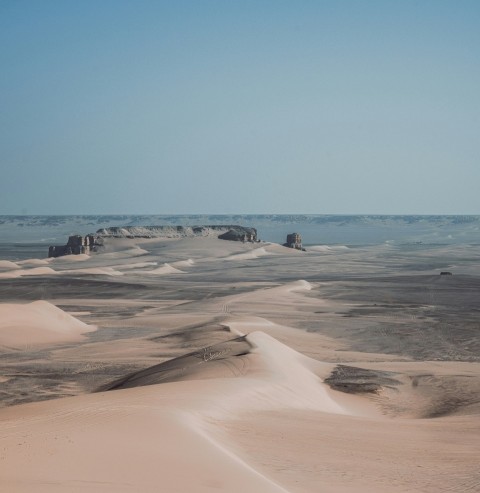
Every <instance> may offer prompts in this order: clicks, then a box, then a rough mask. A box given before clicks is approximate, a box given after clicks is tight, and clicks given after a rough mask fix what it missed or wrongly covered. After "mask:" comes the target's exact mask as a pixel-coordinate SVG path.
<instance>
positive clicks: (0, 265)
mask: <svg viewBox="0 0 480 493" xmlns="http://www.w3.org/2000/svg"><path fill="white" fill-rule="evenodd" d="M14 269H20V267H19V266H18V265H17V264H16V263H15V262H10V260H0V270H14Z"/></svg>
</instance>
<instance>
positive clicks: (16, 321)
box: [0, 301, 95, 348]
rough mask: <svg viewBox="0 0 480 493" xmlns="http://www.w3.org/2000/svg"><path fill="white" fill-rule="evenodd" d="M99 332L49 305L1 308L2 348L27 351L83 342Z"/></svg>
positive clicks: (0, 339)
mask: <svg viewBox="0 0 480 493" xmlns="http://www.w3.org/2000/svg"><path fill="white" fill-rule="evenodd" d="M93 330H95V327H92V326H89V325H87V324H85V323H83V322H81V321H80V320H77V319H76V318H75V317H72V316H71V315H69V314H68V313H65V312H64V311H63V310H60V308H57V307H56V306H55V305H52V304H51V303H48V302H46V301H34V302H33V303H28V304H16V303H15V304H14V303H6V304H0V345H2V346H7V347H12V348H24V347H25V346H30V345H48V344H56V343H60V342H73V341H80V340H82V339H83V334H85V333H87V332H91V331H93Z"/></svg>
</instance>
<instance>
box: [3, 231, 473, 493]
mask: <svg viewBox="0 0 480 493" xmlns="http://www.w3.org/2000/svg"><path fill="white" fill-rule="evenodd" d="M467 251H468V248H467V250H462V251H461V252H460V253H457V252H456V251H455V250H453V249H452V250H445V249H443V250H442V251H436V250H435V248H433V249H432V250H426V249H424V250H421V251H419V252H418V254H417V253H410V254H408V255H407V254H405V253H404V252H402V251H401V250H396V249H395V248H392V247H391V246H389V247H388V248H386V247H385V246H379V247H363V248H351V249H345V248H338V249H335V248H331V249H325V248H323V247H322V248H317V249H312V251H310V252H297V251H293V250H290V249H286V248H283V247H280V246H278V245H274V244H263V245H261V246H259V245H258V244H243V243H236V242H228V241H221V240H217V239H215V238H209V237H201V238H182V239H165V240H160V239H158V238H153V239H147V240H138V239H135V240H128V239H117V240H113V239H112V240H107V248H106V250H105V253H100V254H97V255H92V256H91V257H89V258H83V259H82V261H81V262H78V260H76V259H74V258H69V257H65V258H64V259H62V260H61V261H58V262H57V261H55V262H48V267H47V266H46V265H42V266H41V267H40V268H48V269H51V271H50V270H48V271H38V270H35V269H37V268H38V265H36V264H35V262H30V263H29V262H23V263H22V264H21V265H17V263H15V264H16V265H17V268H15V266H13V267H12V266H11V265H10V264H0V265H3V268H2V273H3V274H4V275H5V278H3V279H0V296H1V297H2V300H3V301H4V303H3V304H0V344H1V347H0V351H1V356H2V357H3V358H2V360H1V361H2V363H1V366H0V391H1V394H0V396H1V397H2V401H1V404H2V405H3V406H4V408H3V409H0V481H1V483H0V484H1V487H2V488H1V489H2V491H3V490H5V491H8V492H34V493H36V492H101V493H104V492H121V491H125V492H139V491H140V492H158V491H165V492H182V493H183V492H214V491H224V492H239V493H240V492H241V493H244V492H265V493H268V492H284V493H285V492H291V493H313V492H315V493H316V492H327V493H334V492H335V493H336V492H344V493H347V492H348V493H353V492H355V493H357V492H359V493H364V492H365V493H366V492H369V493H370V492H373V493H377V492H378V493H380V492H381V493H384V492H393V493H396V492H398V493H400V492H424V493H430V492H431V493H437V492H455V491H458V492H465V491H472V492H473V491H478V490H479V489H480V475H479V473H478V457H479V455H480V445H479V444H480V426H479V419H478V418H479V414H480V399H479V398H478V395H479V393H480V359H479V356H478V355H479V354H480V341H479V337H478V326H479V319H478V309H477V305H478V300H477V299H476V296H475V293H476V292H477V291H478V288H479V287H480V283H479V281H478V279H477V278H476V277H475V276H474V275H472V276H461V275H457V274H456V273H455V275H454V276H451V277H450V278H449V279H444V278H440V276H439V275H438V269H441V268H442V267H443V266H444V265H450V266H451V265H456V264H460V263H461V264H462V269H465V268H466V265H465V262H464V261H461V258H464V257H465V256H466V253H467ZM326 253H328V255H325V254H326ZM436 254H437V255H436ZM139 256H141V260H140V259H139ZM472 258H475V257H474V256H473V255H472ZM18 264H20V262H18ZM29 267H31V268H29ZM19 271H33V272H36V274H35V275H29V276H25V275H23V274H22V275H20V276H18V277H14V276H13V275H12V276H10V275H11V274H13V273H17V272H19ZM180 272H181V275H176V274H180ZM116 273H119V274H122V275H115V274H116ZM53 274H55V275H53ZM152 274H153V275H152ZM155 274H156V275H155ZM163 274H165V275H163ZM7 276H9V277H7ZM47 300H48V301H47ZM27 301H33V302H31V303H26V302H27ZM67 312H70V313H72V314H73V313H74V314H75V317H78V318H74V317H73V316H72V315H70V314H69V313H67ZM79 319H81V321H80V320H79ZM94 327H98V330H93V328H94ZM19 349H21V351H19ZM68 396H70V397H68ZM45 399H50V400H47V401H46V402H31V401H41V400H45ZM29 401H30V402H29ZM28 402H29V403H28Z"/></svg>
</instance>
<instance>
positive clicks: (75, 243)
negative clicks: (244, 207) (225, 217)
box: [48, 225, 257, 257]
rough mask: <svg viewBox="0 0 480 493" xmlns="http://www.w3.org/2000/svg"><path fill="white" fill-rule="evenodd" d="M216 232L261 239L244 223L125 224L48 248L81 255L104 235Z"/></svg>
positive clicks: (168, 235) (186, 235)
mask: <svg viewBox="0 0 480 493" xmlns="http://www.w3.org/2000/svg"><path fill="white" fill-rule="evenodd" d="M197 236H214V237H218V238H220V239H222V240H230V241H257V230H256V229H255V228H246V227H244V226H236V225H230V226H125V227H111V228H102V229H99V230H98V231H97V232H96V233H95V234H89V235H87V236H81V235H73V236H70V237H69V238H68V242H67V244H66V245H54V246H50V247H49V248H48V256H49V257H61V256H63V255H79V254H81V253H90V252H92V251H96V250H97V249H98V248H99V247H101V246H102V245H103V239H104V238H193V237H197Z"/></svg>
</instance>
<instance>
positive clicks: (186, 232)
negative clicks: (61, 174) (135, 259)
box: [96, 225, 257, 241]
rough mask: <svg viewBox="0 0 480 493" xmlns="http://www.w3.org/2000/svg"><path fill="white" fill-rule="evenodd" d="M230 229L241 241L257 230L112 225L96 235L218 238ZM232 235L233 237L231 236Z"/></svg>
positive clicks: (110, 236)
mask: <svg viewBox="0 0 480 493" xmlns="http://www.w3.org/2000/svg"><path fill="white" fill-rule="evenodd" d="M230 231H233V232H235V235H233V234H232V235H230V236H231V239H234V241H242V240H243V237H244V236H245V235H246V236H247V238H248V241H256V240H257V230H256V229H255V228H245V227H244V226H236V225H233V226H231V225H220V226H219V225H212V226H125V227H112V228H103V229H99V230H98V231H97V233H96V236H98V237H101V238H191V237H196V236H216V237H218V238H220V236H223V235H224V234H226V233H229V232H230ZM234 236H235V238H233V237H234ZM237 236H238V238H237ZM222 239H230V238H222Z"/></svg>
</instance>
